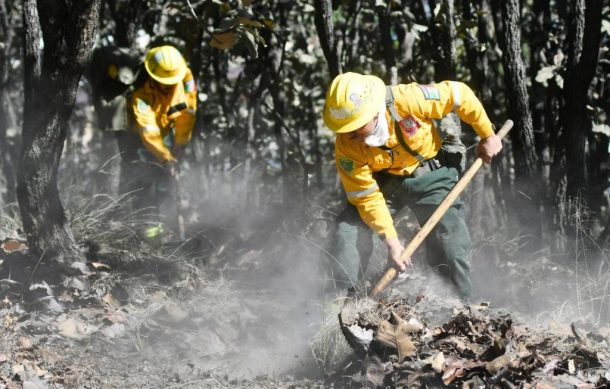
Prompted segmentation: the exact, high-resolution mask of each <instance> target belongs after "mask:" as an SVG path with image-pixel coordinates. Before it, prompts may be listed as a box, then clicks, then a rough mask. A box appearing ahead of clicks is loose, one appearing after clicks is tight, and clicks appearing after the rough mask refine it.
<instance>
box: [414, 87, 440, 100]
mask: <svg viewBox="0 0 610 389" xmlns="http://www.w3.org/2000/svg"><path fill="white" fill-rule="evenodd" d="M417 86H418V87H419V89H420V90H421V91H422V93H423V94H424V99H426V100H438V101H440V99H441V92H440V91H439V90H438V88H437V87H436V86H435V85H434V84H428V85H417Z"/></svg>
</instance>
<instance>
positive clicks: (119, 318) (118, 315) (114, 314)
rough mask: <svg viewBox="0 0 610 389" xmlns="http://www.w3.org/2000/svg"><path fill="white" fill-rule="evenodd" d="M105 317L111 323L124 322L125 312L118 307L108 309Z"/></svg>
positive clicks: (125, 320)
mask: <svg viewBox="0 0 610 389" xmlns="http://www.w3.org/2000/svg"><path fill="white" fill-rule="evenodd" d="M106 319H108V320H109V321H110V322H111V323H113V324H116V323H126V322H127V313H125V311H122V310H120V309H114V310H108V311H107V312H106Z"/></svg>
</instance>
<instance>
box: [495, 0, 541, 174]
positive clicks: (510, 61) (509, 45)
mask: <svg viewBox="0 0 610 389" xmlns="http://www.w3.org/2000/svg"><path fill="white" fill-rule="evenodd" d="M501 7H502V19H503V21H504V28H503V30H502V31H503V34H502V36H501V37H500V44H501V46H502V51H503V52H504V55H503V56H502V59H503V65H504V69H505V72H504V75H505V84H506V88H507V92H508V113H509V116H510V117H511V119H513V120H514V122H515V129H513V130H512V131H511V133H510V137H511V141H512V142H513V153H514V158H515V179H516V180H517V181H526V182H529V181H530V180H532V179H533V178H534V177H535V175H536V171H537V166H538V156H537V155H536V144H535V140H534V128H533V126H532V114H531V111H530V107H529V94H528V92H527V86H526V77H527V76H526V74H525V66H524V64H523V58H522V55H521V29H520V26H519V19H520V12H519V0H506V1H504V2H502V6H501Z"/></svg>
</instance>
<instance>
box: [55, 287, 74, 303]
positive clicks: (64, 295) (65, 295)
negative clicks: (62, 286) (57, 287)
mask: <svg viewBox="0 0 610 389" xmlns="http://www.w3.org/2000/svg"><path fill="white" fill-rule="evenodd" d="M57 299H58V300H59V301H62V302H64V303H71V302H74V297H72V294H70V292H68V291H67V290H64V291H62V292H61V293H60V294H59V296H57Z"/></svg>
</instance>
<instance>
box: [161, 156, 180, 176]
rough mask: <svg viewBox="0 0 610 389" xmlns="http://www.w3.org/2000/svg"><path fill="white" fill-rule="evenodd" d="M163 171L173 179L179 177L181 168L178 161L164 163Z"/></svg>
mask: <svg viewBox="0 0 610 389" xmlns="http://www.w3.org/2000/svg"><path fill="white" fill-rule="evenodd" d="M163 169H165V171H166V172H167V174H169V175H170V176H172V177H177V176H178V173H179V172H180V168H179V167H178V161H176V160H171V161H165V162H163Z"/></svg>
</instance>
